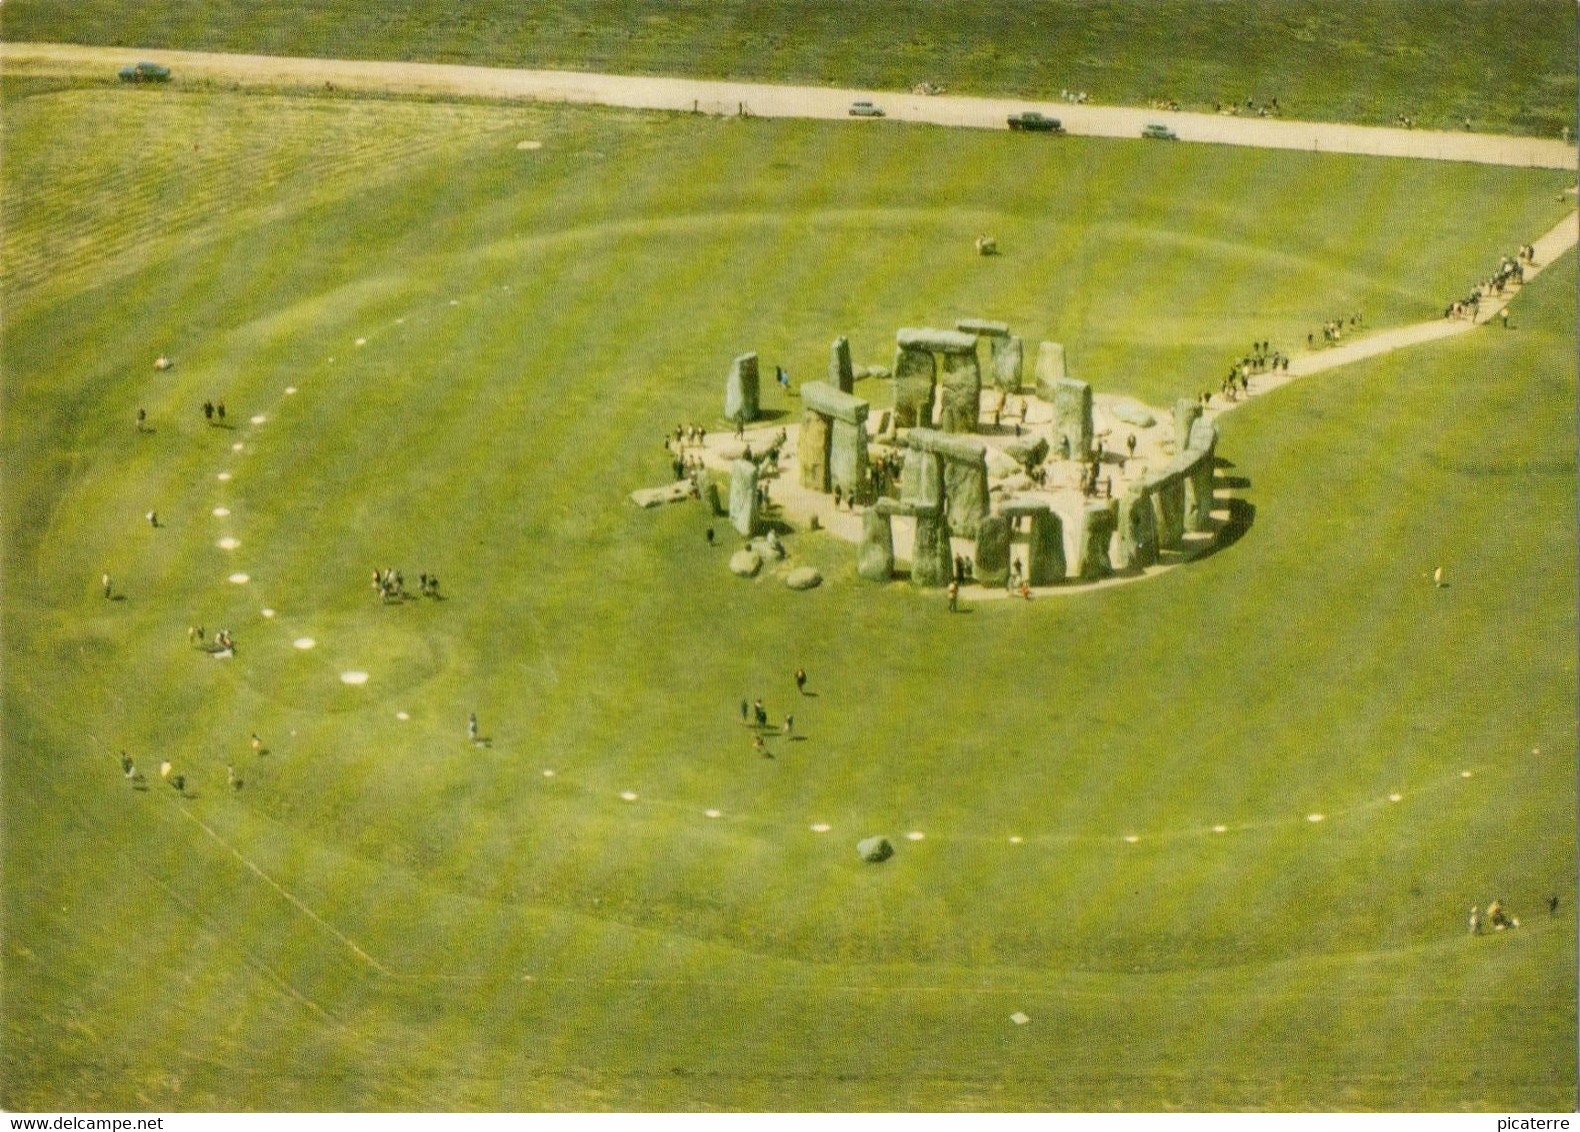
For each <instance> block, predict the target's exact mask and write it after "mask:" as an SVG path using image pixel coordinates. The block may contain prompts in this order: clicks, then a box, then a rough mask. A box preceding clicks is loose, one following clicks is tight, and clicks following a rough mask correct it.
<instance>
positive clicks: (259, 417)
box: [248, 413, 269, 424]
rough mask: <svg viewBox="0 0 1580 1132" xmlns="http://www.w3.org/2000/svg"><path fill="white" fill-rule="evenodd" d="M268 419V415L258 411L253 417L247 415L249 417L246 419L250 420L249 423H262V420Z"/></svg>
mask: <svg viewBox="0 0 1580 1132" xmlns="http://www.w3.org/2000/svg"><path fill="white" fill-rule="evenodd" d="M268 419H269V418H268V417H266V416H264V415H263V414H262V413H259V414H257V415H256V416H254V417H249V418H248V420H249V421H250V422H251V423H252V424H262V423H263V422H264V421H266V420H268Z"/></svg>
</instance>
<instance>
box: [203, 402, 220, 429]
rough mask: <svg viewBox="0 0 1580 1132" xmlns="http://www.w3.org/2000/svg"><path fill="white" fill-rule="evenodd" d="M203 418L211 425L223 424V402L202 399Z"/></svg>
mask: <svg viewBox="0 0 1580 1132" xmlns="http://www.w3.org/2000/svg"><path fill="white" fill-rule="evenodd" d="M203 419H204V420H205V421H207V422H208V423H209V424H211V425H223V424H224V423H225V402H223V401H204V402H203Z"/></svg>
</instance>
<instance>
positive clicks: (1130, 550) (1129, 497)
mask: <svg viewBox="0 0 1580 1132" xmlns="http://www.w3.org/2000/svg"><path fill="white" fill-rule="evenodd" d="M1157 560H1158V518H1157V513H1156V512H1155V511H1154V510H1153V509H1152V499H1151V496H1150V495H1149V494H1148V492H1147V489H1146V486H1145V485H1144V484H1139V483H1138V484H1133V485H1131V488H1130V490H1129V491H1127V492H1125V494H1124V496H1123V497H1122V498H1121V499H1120V500H1119V556H1118V560H1117V561H1116V562H1115V563H1114V566H1115V568H1116V569H1120V570H1144V569H1146V568H1147V567H1148V566H1152V565H1154V564H1156V562H1157Z"/></svg>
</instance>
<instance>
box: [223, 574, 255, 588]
mask: <svg viewBox="0 0 1580 1132" xmlns="http://www.w3.org/2000/svg"><path fill="white" fill-rule="evenodd" d="M225 580H226V581H227V582H229V583H230V584H231V585H233V586H245V585H246V584H247V583H248V582H250V581H252V575H250V574H232V575H231V576H230V577H228V578H226V579H225Z"/></svg>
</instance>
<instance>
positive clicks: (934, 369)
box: [894, 346, 938, 428]
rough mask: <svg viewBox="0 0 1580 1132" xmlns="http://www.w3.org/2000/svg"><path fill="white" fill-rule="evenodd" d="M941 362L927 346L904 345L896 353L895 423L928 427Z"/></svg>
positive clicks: (896, 424)
mask: <svg viewBox="0 0 1580 1132" xmlns="http://www.w3.org/2000/svg"><path fill="white" fill-rule="evenodd" d="M937 375H938V363H936V362H935V361H933V355H932V354H930V353H928V352H927V351H926V350H918V349H913V348H911V347H907V346H901V347H900V348H899V349H897V350H896V351H895V353H894V425H895V427H896V428H915V427H917V426H918V425H920V426H922V427H924V428H926V427H929V426H930V425H931V424H932V423H933V383H934V381H935V379H936V378H937Z"/></svg>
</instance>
